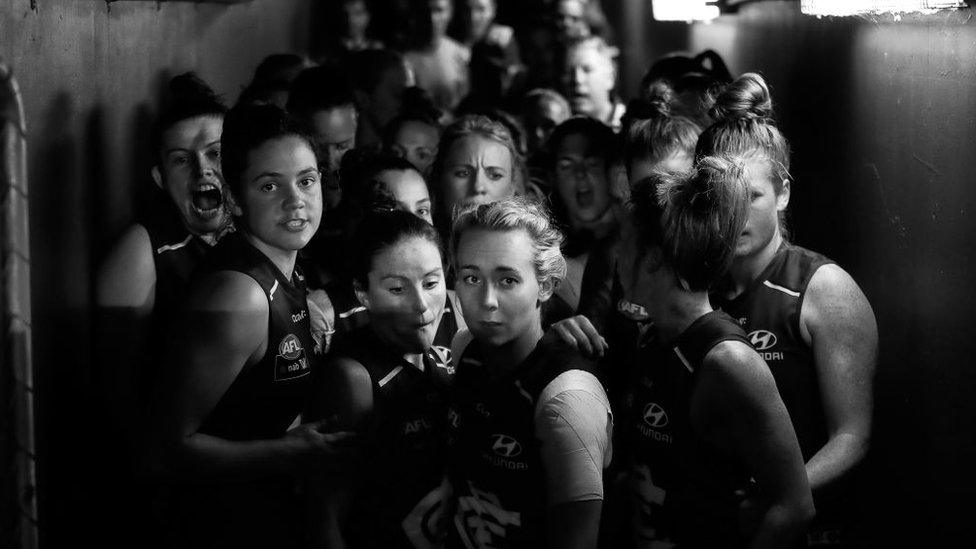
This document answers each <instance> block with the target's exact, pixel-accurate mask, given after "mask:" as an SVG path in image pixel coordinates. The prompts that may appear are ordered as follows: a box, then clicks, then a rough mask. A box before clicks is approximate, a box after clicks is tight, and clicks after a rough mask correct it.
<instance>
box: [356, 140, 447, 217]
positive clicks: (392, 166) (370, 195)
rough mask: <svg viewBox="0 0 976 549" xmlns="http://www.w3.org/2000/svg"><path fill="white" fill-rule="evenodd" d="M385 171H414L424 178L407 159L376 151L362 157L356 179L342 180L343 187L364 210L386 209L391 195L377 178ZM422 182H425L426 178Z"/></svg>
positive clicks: (389, 204) (391, 197)
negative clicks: (366, 156) (362, 160)
mask: <svg viewBox="0 0 976 549" xmlns="http://www.w3.org/2000/svg"><path fill="white" fill-rule="evenodd" d="M387 171H394V172H414V173H416V174H417V175H418V176H420V179H422V180H424V176H423V174H421V173H420V171H419V170H418V169H417V168H416V167H414V165H413V164H411V163H410V161H408V160H407V159H405V158H400V157H399V156H394V155H392V154H387V153H376V154H374V155H371V156H369V157H368V158H365V159H364V162H363V164H362V168H361V169H360V170H359V171H358V173H357V175H358V178H359V179H358V180H357V181H350V182H346V181H345V180H343V189H344V190H348V192H349V194H350V195H352V196H351V198H352V199H353V200H355V201H356V202H357V203H358V204H360V205H362V207H363V209H364V210H366V211H371V210H373V211H375V210H378V209H379V210H383V209H388V207H389V206H391V201H392V199H393V195H392V193H390V192H389V191H387V190H386V187H385V185H384V184H383V182H382V181H379V180H378V179H377V178H378V177H379V175H380V174H381V173H383V172H387ZM424 183H425V184H426V180H424ZM428 191H429V188H428ZM393 203H395V201H393Z"/></svg>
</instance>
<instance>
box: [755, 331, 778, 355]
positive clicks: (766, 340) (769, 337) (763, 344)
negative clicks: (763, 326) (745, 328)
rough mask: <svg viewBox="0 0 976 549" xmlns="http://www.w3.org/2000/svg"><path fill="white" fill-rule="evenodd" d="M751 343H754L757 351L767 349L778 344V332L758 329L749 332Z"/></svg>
mask: <svg viewBox="0 0 976 549" xmlns="http://www.w3.org/2000/svg"><path fill="white" fill-rule="evenodd" d="M749 343H752V346H753V347H755V348H756V350H757V351H765V350H766V349H771V348H773V346H775V345H776V334H774V333H773V332H767V331H766V330H756V331H755V332H751V333H750V334H749Z"/></svg>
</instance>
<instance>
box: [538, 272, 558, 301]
mask: <svg viewBox="0 0 976 549" xmlns="http://www.w3.org/2000/svg"><path fill="white" fill-rule="evenodd" d="M556 284H557V282H556V281H555V280H553V278H552V277H551V276H550V277H548V278H546V279H545V280H543V281H542V282H540V283H539V300H538V302H537V303H538V305H542V304H543V303H545V302H546V301H549V298H550V297H552V294H553V292H555V291H556Z"/></svg>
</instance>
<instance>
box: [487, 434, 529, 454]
mask: <svg viewBox="0 0 976 549" xmlns="http://www.w3.org/2000/svg"><path fill="white" fill-rule="evenodd" d="M491 438H492V445H491V451H492V452H495V453H496V454H498V455H500V456H502V457H505V458H513V457H515V456H518V455H519V454H521V453H522V445H521V444H519V443H518V441H517V440H515V439H514V438H512V437H510V436H508V435H492V436H491Z"/></svg>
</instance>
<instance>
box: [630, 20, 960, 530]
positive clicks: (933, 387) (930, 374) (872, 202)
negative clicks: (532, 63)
mask: <svg viewBox="0 0 976 549" xmlns="http://www.w3.org/2000/svg"><path fill="white" fill-rule="evenodd" d="M625 4H626V7H625V8H622V9H623V10H630V13H628V14H627V15H628V17H630V18H631V19H629V20H625V21H622V22H621V23H620V24H619V28H621V29H622V31H623V32H622V34H623V36H622V48H621V49H622V52H623V54H624V57H623V65H622V69H623V79H624V82H625V84H624V86H629V87H628V88H626V90H625V91H630V92H631V93H632V92H633V87H634V86H635V85H636V82H637V81H638V79H639V78H640V75H641V72H642V71H643V70H644V69H645V68H646V66H647V65H648V64H649V63H650V62H651V61H652V60H653V59H654V58H655V57H656V56H658V55H660V54H662V53H665V52H667V51H671V50H688V51H693V52H698V51H700V50H702V49H705V48H711V49H714V50H716V51H718V52H719V53H720V54H722V55H723V56H724V58H725V60H726V61H727V63H728V65H729V67H730V69H731V70H732V71H733V72H734V73H742V72H747V71H758V72H760V73H762V74H763V75H764V76H765V77H766V78H767V80H768V82H769V83H770V86H771V88H772V92H773V98H774V102H775V107H776V110H777V114H778V118H779V120H780V122H781V124H780V125H781V127H782V129H783V130H784V133H785V134H786V136H787V137H788V138H789V139H790V141H791V144H792V146H793V166H792V172H793V175H794V176H795V183H794V186H793V196H792V200H791V207H790V208H791V210H792V227H793V232H794V240H795V241H796V242H798V243H799V244H801V245H804V246H807V247H809V248H812V249H814V250H817V251H820V252H822V253H824V254H826V255H828V256H830V257H832V258H834V259H835V260H836V261H838V263H840V265H841V266H843V267H844V268H845V269H847V270H848V272H850V273H851V274H852V275H853V276H854V278H855V279H856V280H857V281H858V282H859V284H860V285H861V287H862V288H863V289H864V291H865V293H866V294H867V296H868V298H869V299H870V300H871V303H872V305H873V307H874V310H875V314H876V316H877V318H878V322H879V330H880V338H881V362H880V364H879V367H878V374H877V380H876V431H875V438H874V448H873V452H872V456H871V459H870V461H869V462H868V464H867V469H868V471H867V473H868V474H867V476H866V481H867V484H866V486H865V489H864V490H863V493H864V495H865V506H866V508H867V512H868V516H869V521H868V522H867V524H868V526H869V530H870V533H871V535H873V536H876V539H877V538H884V539H886V540H888V541H898V542H899V543H904V542H905V540H906V537H905V536H918V537H919V538H928V537H930V536H931V537H934V536H945V537H949V536H953V537H955V535H957V534H961V533H962V531H963V530H967V531H968V530H971V529H972V528H973V526H972V524H971V520H966V519H964V518H962V513H963V511H962V508H960V507H958V506H957V503H956V502H957V500H954V499H952V498H953V497H963V496H964V497H965V498H966V499H967V500H968V501H970V503H969V506H970V508H971V505H972V504H971V501H972V499H971V498H972V495H973V494H974V493H976V481H974V475H972V473H971V471H969V472H967V470H966V468H968V467H971V464H972V463H974V462H976V424H974V423H976V422H974V419H976V406H974V405H973V403H972V402H973V398H972V394H973V390H974V388H976V372H974V369H973V368H972V364H973V356H974V354H976V338H974V337H973V329H972V322H971V321H969V320H968V317H969V316H970V315H971V314H972V311H973V310H974V306H976V287H974V285H973V283H972V280H973V274H974V266H976V239H974V237H973V235H974V234H976V217H974V214H976V211H974V207H976V185H974V182H976V154H974V153H973V144H974V142H976V93H974V90H976V21H972V18H973V12H972V10H971V9H967V10H961V11H953V12H941V13H936V14H932V15H905V16H901V17H894V16H891V15H887V16H880V15H879V16H870V17H850V18H822V19H818V18H816V17H808V16H804V15H802V14H800V13H799V2H795V3H794V2H782V1H778V2H777V1H767V2H754V3H749V4H746V5H743V6H742V7H741V9H740V11H739V13H737V14H731V15H725V16H722V17H721V18H719V19H718V20H716V21H713V22H711V23H709V24H703V23H698V24H694V25H688V24H684V23H668V24H663V23H655V22H653V21H651V19H650V13H649V12H648V9H647V6H646V4H648V3H647V2H642V1H639V0H634V1H632V2H629V3H625ZM641 14H643V19H642V20H641V22H640V23H634V22H633V18H635V17H639V16H641ZM628 29H629V30H628Z"/></svg>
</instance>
